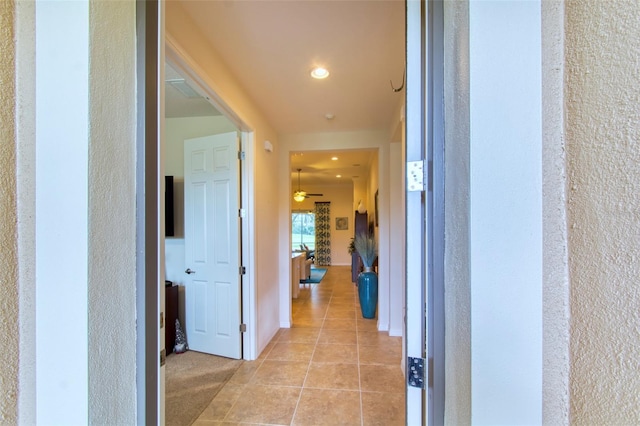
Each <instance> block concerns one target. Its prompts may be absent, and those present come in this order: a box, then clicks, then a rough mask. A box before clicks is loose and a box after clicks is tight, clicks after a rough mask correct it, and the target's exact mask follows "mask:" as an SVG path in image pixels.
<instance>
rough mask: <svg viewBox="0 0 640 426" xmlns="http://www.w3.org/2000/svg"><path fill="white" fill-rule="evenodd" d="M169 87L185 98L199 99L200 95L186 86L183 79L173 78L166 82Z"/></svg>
mask: <svg viewBox="0 0 640 426" xmlns="http://www.w3.org/2000/svg"><path fill="white" fill-rule="evenodd" d="M167 83H169V84H170V85H171V86H173V87H174V88H175V89H176V90H177V91H178V92H180V93H182V94H183V95H184V96H186V97H187V98H201V97H202V96H200V94H199V93H198V92H196V91H195V90H193V88H191V86H189V85H188V84H187V82H186V81H185V80H184V78H173V79H170V80H167Z"/></svg>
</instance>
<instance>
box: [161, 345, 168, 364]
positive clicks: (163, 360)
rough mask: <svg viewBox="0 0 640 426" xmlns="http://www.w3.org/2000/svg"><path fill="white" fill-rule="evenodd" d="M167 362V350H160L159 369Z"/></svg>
mask: <svg viewBox="0 0 640 426" xmlns="http://www.w3.org/2000/svg"><path fill="white" fill-rule="evenodd" d="M166 362H167V350H166V349H162V350H161V351H160V367H162V366H163V365H164V364H165V363H166Z"/></svg>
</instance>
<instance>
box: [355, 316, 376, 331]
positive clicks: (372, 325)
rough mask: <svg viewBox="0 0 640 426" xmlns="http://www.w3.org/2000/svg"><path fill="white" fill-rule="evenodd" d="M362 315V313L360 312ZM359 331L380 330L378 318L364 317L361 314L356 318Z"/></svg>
mask: <svg viewBox="0 0 640 426" xmlns="http://www.w3.org/2000/svg"><path fill="white" fill-rule="evenodd" d="M358 315H360V313H358ZM356 325H357V327H358V331H378V320H375V319H364V318H362V317H361V316H359V317H358V318H357V320H356Z"/></svg>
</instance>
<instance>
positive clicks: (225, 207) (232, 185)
mask: <svg viewBox="0 0 640 426" xmlns="http://www.w3.org/2000/svg"><path fill="white" fill-rule="evenodd" d="M238 150H239V143H238V137H237V134H236V133H235V132H232V133H225V134H221V135H214V136H205V137H201V138H195V139H188V140H185V142H184V207H185V215H184V218H185V266H186V268H187V269H186V270H185V274H186V275H185V278H186V279H185V295H186V302H185V322H186V324H185V331H186V334H187V342H188V344H189V349H191V350H194V351H198V352H205V353H209V354H214V355H220V356H225V357H229V358H236V359H239V358H241V356H242V347H241V332H240V321H241V312H240V310H241V309H240V306H241V297H240V294H241V290H240V289H241V276H240V243H239V241H240V226H239V225H240V223H239V220H240V219H239V214H238V212H239V160H238Z"/></svg>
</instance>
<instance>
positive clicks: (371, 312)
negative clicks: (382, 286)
mask: <svg viewBox="0 0 640 426" xmlns="http://www.w3.org/2000/svg"><path fill="white" fill-rule="evenodd" d="M358 297H359V298H360V309H361V310H362V316H363V317H364V318H375V317H376V308H377V307H378V275H377V274H376V273H375V272H373V271H371V270H366V269H365V271H364V272H360V274H359V275H358Z"/></svg>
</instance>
